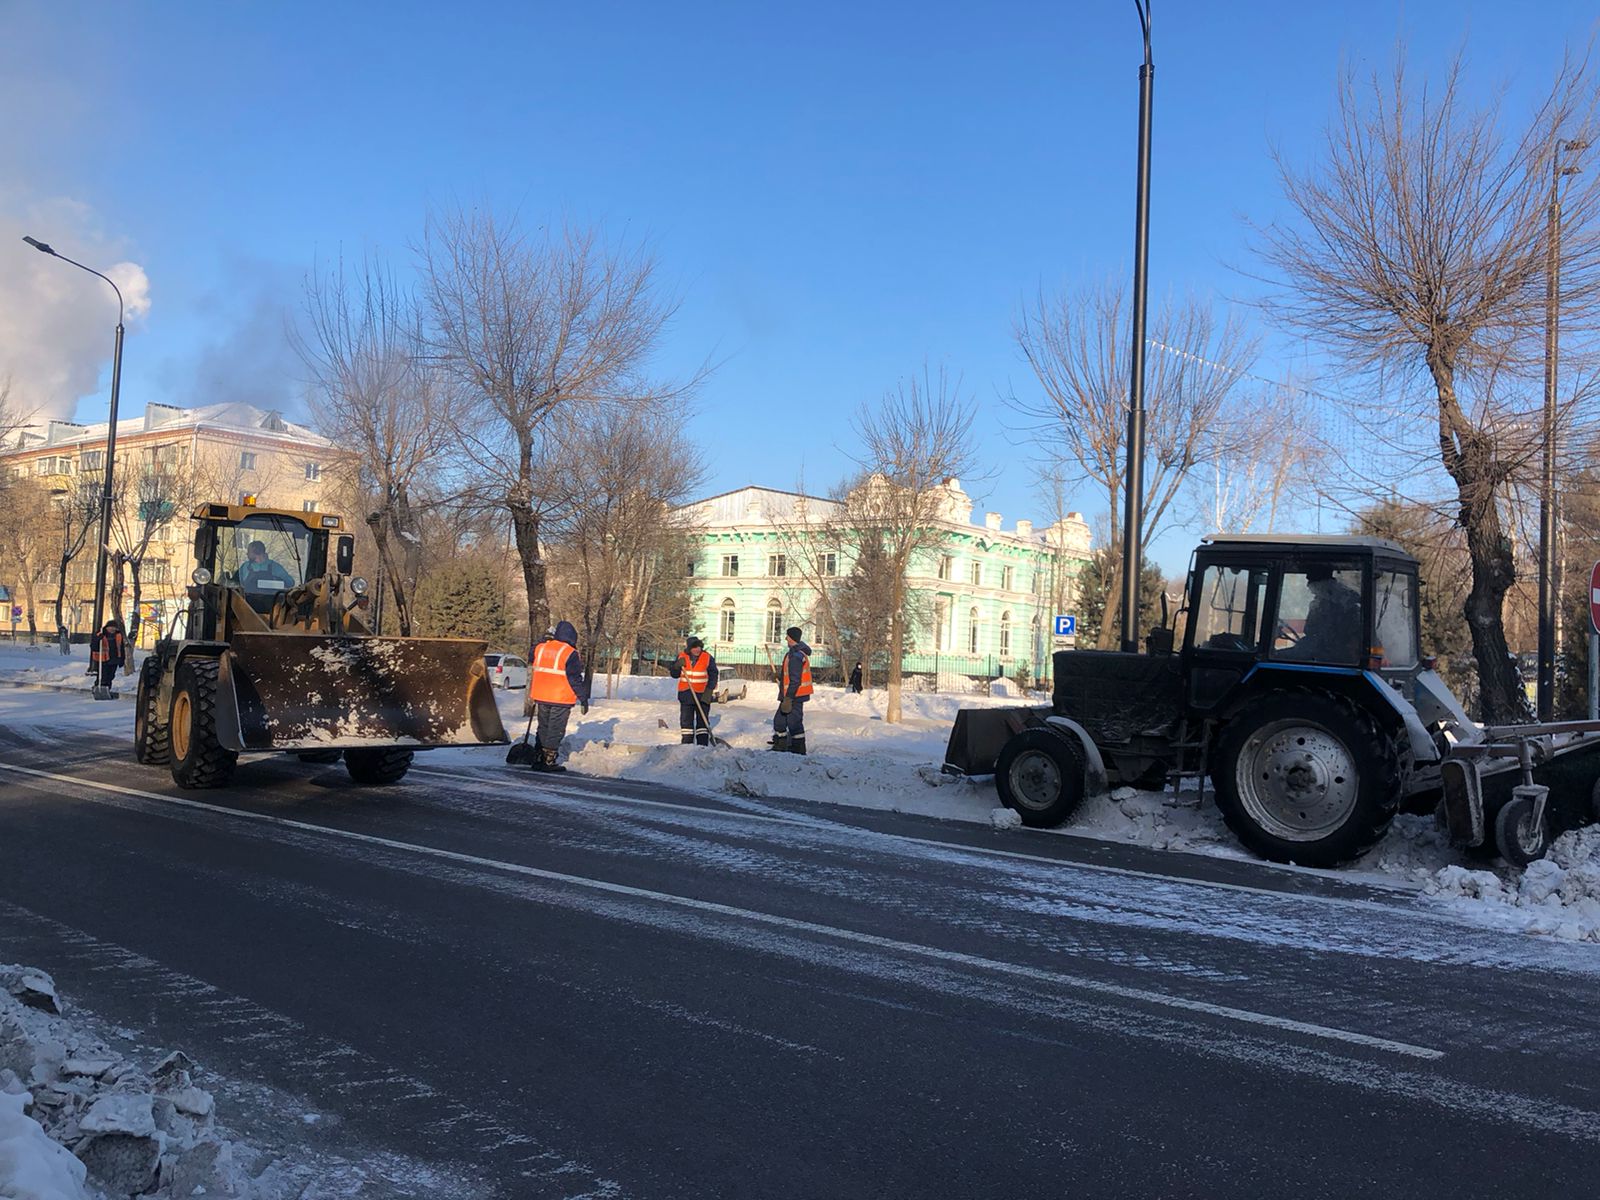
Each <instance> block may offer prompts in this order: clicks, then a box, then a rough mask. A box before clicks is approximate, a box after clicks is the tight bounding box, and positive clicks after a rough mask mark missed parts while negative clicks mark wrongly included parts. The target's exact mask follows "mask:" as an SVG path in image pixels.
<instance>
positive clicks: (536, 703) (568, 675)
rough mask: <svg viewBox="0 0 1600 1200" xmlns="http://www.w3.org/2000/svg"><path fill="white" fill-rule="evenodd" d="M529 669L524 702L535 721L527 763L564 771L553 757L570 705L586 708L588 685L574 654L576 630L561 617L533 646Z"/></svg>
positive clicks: (540, 767) (537, 768)
mask: <svg viewBox="0 0 1600 1200" xmlns="http://www.w3.org/2000/svg"><path fill="white" fill-rule="evenodd" d="M532 657H533V662H532V667H533V669H532V670H531V671H530V672H529V674H528V702H529V703H530V704H532V705H533V710H534V717H535V719H536V720H537V721H538V728H539V731H538V735H537V736H536V738H535V743H536V745H537V750H538V752H537V753H536V754H535V755H534V759H533V762H532V763H530V764H529V765H530V766H531V767H532V768H533V769H534V770H535V771H565V770H566V767H563V766H561V765H560V764H559V763H558V762H557V761H556V756H557V755H558V754H559V752H560V750H561V739H562V738H564V737H566V736H567V720H568V718H570V717H571V716H572V709H573V706H574V705H576V706H577V707H578V709H579V711H580V712H584V713H587V712H588V711H589V685H588V683H587V682H585V680H584V677H583V659H581V658H579V657H578V631H577V630H576V629H574V628H573V627H572V622H571V621H562V622H561V623H560V624H559V625H557V626H556V628H555V632H554V633H553V634H552V635H551V636H550V637H548V638H546V639H545V640H544V641H542V642H540V643H539V644H538V645H537V646H535V647H534V648H533V656H532Z"/></svg>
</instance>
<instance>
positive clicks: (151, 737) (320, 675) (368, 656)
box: [134, 503, 508, 788]
mask: <svg viewBox="0 0 1600 1200" xmlns="http://www.w3.org/2000/svg"><path fill="white" fill-rule="evenodd" d="M193 517H194V520H195V521H196V522H197V523H198V528H197V530H196V532H195V540H194V557H195V562H196V563H197V564H198V566H197V567H196V568H195V571H194V575H193V576H192V580H193V582H192V585H191V586H190V588H189V604H188V608H187V609H186V610H185V611H184V612H182V613H180V614H179V615H178V617H177V619H176V620H175V622H174V626H173V628H172V629H171V630H169V636H167V637H165V638H163V639H162V640H161V641H160V642H158V643H157V645H156V649H155V652H154V653H152V654H151V655H150V656H149V657H148V658H147V659H145V662H144V667H143V669H142V670H141V672H140V675H139V693H138V701H137V706H136V707H137V711H136V714H135V725H134V757H135V758H137V759H138V761H139V762H142V763H167V764H168V765H170V767H171V770H172V778H173V779H174V780H175V781H176V782H177V783H178V784H179V785H180V786H182V787H191V788H205V787H220V786H221V785H222V784H224V783H226V782H227V781H228V779H229V778H230V777H231V775H232V774H233V769H234V766H235V764H236V763H237V761H238V758H239V755H240V754H241V753H244V752H246V751H258V750H259V751H288V752H295V753H299V754H300V755H301V756H302V757H306V758H319V759H327V760H330V761H331V760H334V759H337V758H338V757H340V756H341V755H342V756H343V758H344V762H345V767H346V769H347V770H348V771H349V772H350V777H351V778H352V779H353V780H355V781H356V782H357V783H363V784H383V783H394V782H397V781H398V780H399V779H400V778H401V777H402V776H404V775H405V773H406V771H407V770H408V769H409V768H410V766H411V759H412V754H413V752H414V751H416V750H421V749H427V748H430V747H437V746H475V745H495V744H504V743H505V742H506V741H507V740H508V739H507V737H506V731H505V727H504V726H503V725H502V724H501V722H500V713H499V710H498V709H497V708H496V706H495V700H494V690H493V688H492V687H491V686H490V683H489V679H488V676H487V675H486V673H485V671H484V665H483V654H484V650H485V648H486V646H485V643H483V642H480V641H473V640H470V639H464V638H400V637H379V636H377V635H375V634H374V633H373V632H372V630H371V628H370V627H369V625H368V624H367V620H366V614H367V583H366V581H365V580H364V579H361V578H360V577H359V576H356V575H353V574H352V570H353V559H354V555H355V539H354V538H353V537H351V536H350V535H348V534H344V533H341V532H340V531H341V529H342V527H343V522H342V520H341V519H340V518H339V517H336V516H332V515H327V514H323V513H296V512H283V511H277V510H272V509H265V508H257V507H256V506H255V505H253V504H249V503H246V504H240V505H232V504H208V505H205V506H203V507H202V508H200V509H198V510H197V511H196V512H195V513H194V514H193Z"/></svg>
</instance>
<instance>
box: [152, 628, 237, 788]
mask: <svg viewBox="0 0 1600 1200" xmlns="http://www.w3.org/2000/svg"><path fill="white" fill-rule="evenodd" d="M218 673H219V667H218V664H217V660H216V659H214V658H186V659H184V660H183V661H182V662H180V663H179V664H178V673H177V677H176V678H175V679H174V681H173V688H172V712H171V715H170V716H169V717H168V719H167V732H168V735H169V737H170V738H171V747H172V779H173V782H174V783H176V784H177V785H178V786H179V787H186V788H214V787H221V786H222V785H223V784H225V783H227V782H228V780H229V779H230V778H232V776H233V768H234V766H235V764H237V763H238V761H239V756H238V755H237V754H236V753H234V752H233V751H232V750H229V749H227V748H226V747H225V746H223V745H222V743H221V742H220V741H218V740H217V687H218V682H219V680H218Z"/></svg>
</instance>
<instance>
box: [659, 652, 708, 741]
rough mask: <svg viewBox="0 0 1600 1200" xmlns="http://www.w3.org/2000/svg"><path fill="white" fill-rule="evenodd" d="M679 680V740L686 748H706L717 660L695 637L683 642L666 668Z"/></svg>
mask: <svg viewBox="0 0 1600 1200" xmlns="http://www.w3.org/2000/svg"><path fill="white" fill-rule="evenodd" d="M667 669H668V671H669V672H671V674H672V677H673V678H674V679H676V680H677V681H678V734H679V738H678V740H679V741H680V742H681V743H682V744H683V745H685V746H689V745H695V746H709V745H710V744H711V730H710V728H709V727H708V726H709V722H708V721H707V719H706V706H707V705H708V704H710V703H711V697H712V693H713V692H715V691H716V690H717V660H716V659H714V658H712V657H711V652H710V651H709V650H707V649H706V644H705V643H704V642H702V641H701V640H700V639H699V638H697V637H691V638H690V639H689V640H688V641H687V642H685V643H684V650H683V652H682V653H680V654H679V655H678V661H677V662H675V663H673V664H672V666H671V667H669V668H667Z"/></svg>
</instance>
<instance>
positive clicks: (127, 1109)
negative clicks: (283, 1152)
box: [0, 966, 307, 1200]
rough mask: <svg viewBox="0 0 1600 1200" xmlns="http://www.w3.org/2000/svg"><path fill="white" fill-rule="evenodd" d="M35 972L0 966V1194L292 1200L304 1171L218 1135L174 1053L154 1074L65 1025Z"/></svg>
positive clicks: (204, 1097)
mask: <svg viewBox="0 0 1600 1200" xmlns="http://www.w3.org/2000/svg"><path fill="white" fill-rule="evenodd" d="M60 1012H61V1005H60V1001H59V1000H58V999H57V997H56V991H55V984H54V982H53V981H52V980H51V978H50V976H48V975H47V974H45V973H44V972H42V971H38V970H35V969H32V968H27V967H18V966H0V1198H3V1200H79V1198H82V1197H84V1196H85V1195H86V1192H85V1182H86V1181H87V1183H88V1184H89V1185H91V1186H92V1187H93V1188H97V1189H100V1191H96V1192H91V1193H87V1194H92V1195H99V1194H102V1193H103V1194H105V1195H109V1196H132V1195H149V1196H154V1197H156V1200H178V1198H179V1197H184V1198H187V1197H191V1196H226V1197H233V1198H234V1200H288V1197H291V1196H298V1195H301V1194H302V1192H303V1191H304V1189H305V1186H306V1184H307V1180H306V1179H305V1178H303V1177H302V1176H303V1174H304V1173H303V1172H301V1171H297V1170H293V1169H288V1168H285V1167H283V1166H282V1165H280V1164H278V1163H274V1162H270V1161H267V1160H266V1158H265V1156H263V1155H261V1154H260V1153H259V1152H257V1151H256V1150H254V1149H252V1148H250V1147H248V1146H246V1145H244V1144H242V1143H239V1142H235V1141H232V1140H229V1139H227V1138H224V1137H223V1136H222V1135H221V1134H220V1133H219V1132H218V1130H217V1128H216V1124H215V1104H214V1102H213V1100H212V1096H211V1093H210V1092H208V1091H206V1090H205V1089H203V1088H200V1087H197V1086H196V1085H195V1082H194V1077H195V1076H196V1075H197V1074H198V1073H199V1069H198V1068H197V1067H196V1065H195V1064H194V1062H193V1061H191V1060H190V1059H189V1058H188V1056H187V1055H185V1054H183V1053H182V1052H181V1051H179V1052H174V1053H172V1054H169V1055H168V1056H167V1057H166V1058H165V1059H163V1060H162V1061H161V1062H160V1063H159V1064H157V1065H156V1066H155V1067H154V1068H153V1069H152V1070H150V1071H145V1070H144V1069H143V1068H141V1067H140V1066H138V1065H137V1064H135V1063H132V1062H129V1061H127V1060H126V1059H125V1058H123V1056H122V1055H120V1054H118V1053H117V1052H116V1051H115V1050H112V1049H110V1048H109V1047H107V1046H106V1044H105V1043H104V1042H102V1041H99V1040H98V1039H95V1038H93V1037H90V1036H88V1035H86V1034H84V1033H83V1032H81V1031H79V1030H76V1029H74V1027H73V1025H72V1023H71V1022H69V1021H68V1020H66V1019H64V1018H63V1017H61V1016H60V1015H58V1014H60Z"/></svg>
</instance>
